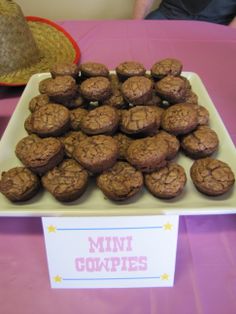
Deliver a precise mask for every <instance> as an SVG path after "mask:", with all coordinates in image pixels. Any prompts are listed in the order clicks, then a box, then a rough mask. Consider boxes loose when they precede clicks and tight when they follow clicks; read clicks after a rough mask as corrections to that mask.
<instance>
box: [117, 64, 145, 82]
mask: <svg viewBox="0 0 236 314" xmlns="http://www.w3.org/2000/svg"><path fill="white" fill-rule="evenodd" d="M145 73H146V69H145V67H144V65H143V64H142V63H140V62H136V61H125V62H122V63H120V64H119V65H118V66H117V67H116V74H117V76H118V78H119V80H121V81H124V80H126V79H128V78H129V77H132V76H143V75H144V74H145Z"/></svg>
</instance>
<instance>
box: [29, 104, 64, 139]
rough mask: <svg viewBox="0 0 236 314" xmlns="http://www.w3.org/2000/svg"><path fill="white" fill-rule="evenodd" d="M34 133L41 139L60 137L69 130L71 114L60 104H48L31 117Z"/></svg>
mask: <svg viewBox="0 0 236 314" xmlns="http://www.w3.org/2000/svg"><path fill="white" fill-rule="evenodd" d="M31 126H32V130H33V133H36V134H38V135H39V136H41V137H45V136H59V135H60V134H63V133H64V132H65V131H67V130H68V129H69V126H70V112H69V110H68V109H67V108H66V107H64V106H62V105H58V104H52V103H49V104H46V105H44V106H42V107H40V108H39V109H38V110H36V111H35V112H34V113H32V115H31Z"/></svg>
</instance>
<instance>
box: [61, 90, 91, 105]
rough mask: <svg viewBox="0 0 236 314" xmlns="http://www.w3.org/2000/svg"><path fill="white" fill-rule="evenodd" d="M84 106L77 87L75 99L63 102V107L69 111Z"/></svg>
mask: <svg viewBox="0 0 236 314" xmlns="http://www.w3.org/2000/svg"><path fill="white" fill-rule="evenodd" d="M84 105H86V102H85V99H84V98H83V97H82V96H81V95H80V94H79V86H78V87H77V92H76V95H75V97H74V98H72V99H69V100H68V101H65V102H63V106H65V107H67V108H68V109H70V110H73V109H76V108H79V107H82V106H84Z"/></svg>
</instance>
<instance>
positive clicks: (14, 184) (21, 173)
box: [0, 167, 40, 202]
mask: <svg viewBox="0 0 236 314" xmlns="http://www.w3.org/2000/svg"><path fill="white" fill-rule="evenodd" d="M39 189H40V181H39V178H38V177H37V176H36V175H35V174H34V173H33V172H31V171H30V170H29V169H27V168H26V167H15V168H12V169H10V170H8V171H3V172H2V178H1V180H0V192H1V193H2V194H3V195H5V196H6V197H7V198H8V199H9V200H10V201H12V202H22V201H27V200H29V199H31V198H32V197H33V196H34V195H35V194H36V193H37V192H38V191H39Z"/></svg>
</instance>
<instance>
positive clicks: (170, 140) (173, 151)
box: [156, 130, 180, 160]
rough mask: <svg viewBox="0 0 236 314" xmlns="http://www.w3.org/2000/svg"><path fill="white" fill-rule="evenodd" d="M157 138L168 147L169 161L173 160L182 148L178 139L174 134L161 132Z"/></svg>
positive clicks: (167, 157)
mask: <svg viewBox="0 0 236 314" xmlns="http://www.w3.org/2000/svg"><path fill="white" fill-rule="evenodd" d="M156 138H159V139H162V140H164V141H165V142H166V143H167V145H168V153H167V156H166V159H167V160H171V159H173V158H174V157H175V156H176V155H177V153H178V151H179V148H180V143H179V140H178V139H177V137H176V136H175V135H173V134H170V133H168V132H165V131H163V130H161V131H160V132H159V133H158V134H157V135H156Z"/></svg>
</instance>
